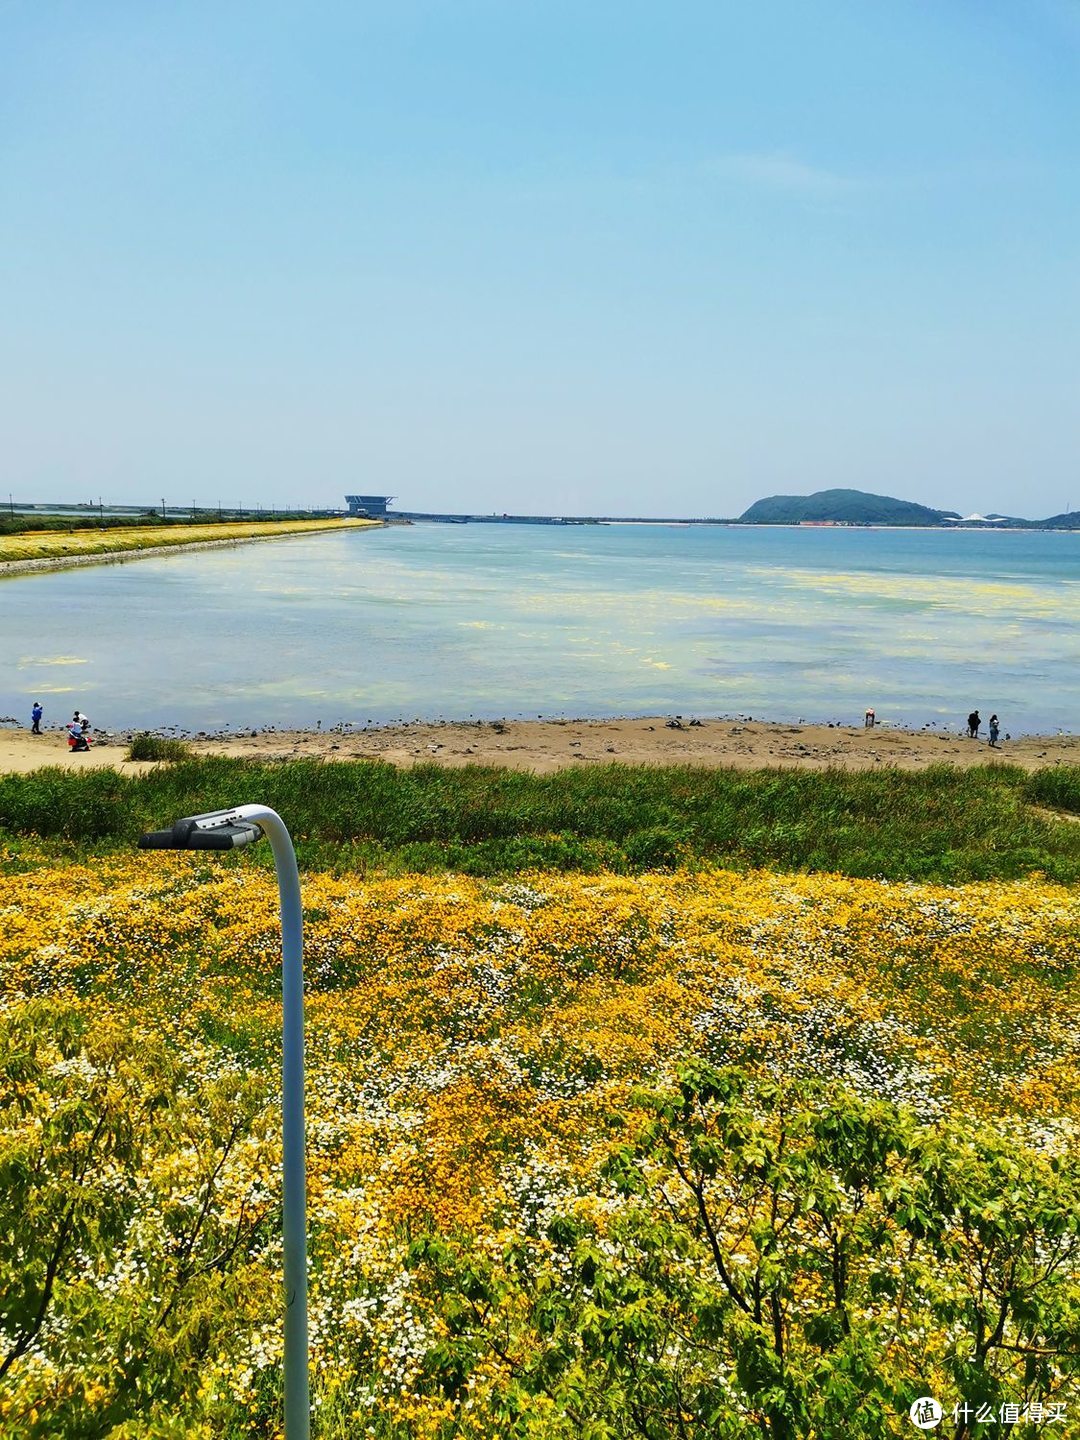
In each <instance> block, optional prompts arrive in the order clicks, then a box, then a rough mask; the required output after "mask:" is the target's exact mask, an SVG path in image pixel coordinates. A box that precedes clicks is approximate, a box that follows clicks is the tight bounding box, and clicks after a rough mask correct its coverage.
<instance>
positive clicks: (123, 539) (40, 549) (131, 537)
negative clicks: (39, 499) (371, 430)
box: [0, 520, 376, 563]
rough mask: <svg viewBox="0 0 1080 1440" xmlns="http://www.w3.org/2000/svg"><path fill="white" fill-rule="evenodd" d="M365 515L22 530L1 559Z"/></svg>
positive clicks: (309, 527) (164, 543)
mask: <svg viewBox="0 0 1080 1440" xmlns="http://www.w3.org/2000/svg"><path fill="white" fill-rule="evenodd" d="M375 523H376V522H375V521H370V520H293V521H289V520H281V521H277V520H275V521H258V520H251V521H242V520H238V521H236V523H235V524H230V523H228V522H223V523H221V524H217V525H199V524H192V525H175V526H170V527H165V526H155V525H146V526H140V525H134V526H124V527H122V528H121V527H118V528H116V529H98V528H96V527H94V526H93V525H90V526H87V527H86V528H81V529H71V530H27V531H25V532H23V533H22V534H18V535H5V536H3V537H0V563H2V562H6V561H9V560H65V559H70V558H72V557H75V556H81V555H113V554H126V553H128V552H130V551H135V550H148V549H157V548H159V547H162V548H169V547H173V546H181V545H201V544H205V543H206V542H207V541H220V540H264V539H273V538H274V537H275V536H277V535H301V534H307V533H308V532H311V531H319V530H340V529H342V528H343V527H345V526H349V527H352V526H355V525H371V524H375Z"/></svg>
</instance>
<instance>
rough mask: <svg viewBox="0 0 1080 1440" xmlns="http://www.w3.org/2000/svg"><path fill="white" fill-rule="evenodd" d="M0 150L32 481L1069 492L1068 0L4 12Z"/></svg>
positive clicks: (346, 3) (919, 493) (724, 511)
mask: <svg viewBox="0 0 1080 1440" xmlns="http://www.w3.org/2000/svg"><path fill="white" fill-rule="evenodd" d="M0 180H2V196H3V217H2V222H0V274H2V276H3V296H4V299H3V313H2V318H0V335H2V342H0V436H2V442H0V443H2V450H0V453H2V454H3V460H4V469H5V471H6V475H5V477H4V478H5V479H6V481H7V483H6V484H3V485H2V488H3V491H4V492H8V491H12V492H14V493H15V497H16V499H25V500H31V499H91V498H93V499H95V500H96V499H97V497H98V496H99V495H101V496H103V497H104V498H105V499H106V501H108V500H113V501H124V502H138V501H143V500H147V501H156V500H157V499H159V498H160V497H161V496H165V497H166V498H167V499H168V500H169V501H170V503H176V504H186V503H190V501H192V500H195V501H197V502H199V503H210V504H212V503H217V502H218V501H219V500H220V501H221V502H222V503H225V504H235V503H243V504H255V503H258V502H259V501H262V502H264V503H279V504H301V503H311V504H327V505H333V504H340V503H342V497H343V496H344V494H345V493H346V492H347V491H355V490H360V491H375V492H387V493H390V494H394V495H397V496H398V497H399V504H400V505H401V506H402V507H404V508H411V509H427V508H432V509H442V508H448V509H456V508H467V509H477V510H494V509H497V510H507V509H521V510H531V511H534V512H539V513H556V514H575V513H577V514H587V513H614V514H635V513H639V514H640V513H658V514H689V515H696V514H702V515H732V514H738V513H739V512H740V511H742V510H743V509H744V508H745V507H746V506H747V505H748V504H750V502H751V501H753V500H754V499H756V498H758V497H759V496H761V495H766V494H771V493H775V492H784V493H803V492H806V491H810V490H815V489H820V488H823V487H826V486H831V485H843V486H855V487H858V488H863V489H868V490H873V491H879V492H884V493H889V494H895V495H900V496H902V497H904V498H908V499H913V500H919V501H922V502H924V503H929V504H940V505H942V506H946V507H949V508H956V509H959V510H962V511H964V512H965V513H966V512H967V511H968V510H969V509H979V510H983V511H985V510H999V511H1002V512H1005V513H1012V514H1021V515H1028V516H1033V517H1038V516H1044V515H1048V514H1053V513H1055V512H1058V511H1060V510H1062V509H1064V508H1065V506H1066V504H1069V503H1071V504H1072V506H1073V508H1080V0H1023V3H1016V0H877V3H868V0H849V3H840V0H815V3H807V0H702V3H688V0H663V3H660V0H650V3H642V0H610V3H609V0H573V3H569V0H565V3H564V0H392V3H385V0H383V3H379V4H368V3H364V0H303V3H300V0H290V3H280V0H257V3H251V0H212V3H205V0H183V3H180V4H176V5H159V4H153V5H151V4H146V3H139V0H126V3H120V0H95V3H93V4H86V3H85V0H67V3H65V0H56V3H50V4H42V3H41V0H0ZM4 498H6V493H5V496H4Z"/></svg>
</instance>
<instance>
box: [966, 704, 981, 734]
mask: <svg viewBox="0 0 1080 1440" xmlns="http://www.w3.org/2000/svg"><path fill="white" fill-rule="evenodd" d="M981 724H982V721H981V720H980V719H979V712H978V711H977V710H972V712H971V714H970V715H969V716H968V734H969V735H970V736H971V738H972V740H977V739H978V738H979V726H980V725H981Z"/></svg>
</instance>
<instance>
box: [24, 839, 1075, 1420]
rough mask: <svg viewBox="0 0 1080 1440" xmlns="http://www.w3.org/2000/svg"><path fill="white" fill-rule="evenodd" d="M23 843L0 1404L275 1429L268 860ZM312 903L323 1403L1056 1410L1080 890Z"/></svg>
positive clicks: (457, 1413) (758, 1413) (391, 1408)
mask: <svg viewBox="0 0 1080 1440" xmlns="http://www.w3.org/2000/svg"><path fill="white" fill-rule="evenodd" d="M23 861H25V855H24V857H23ZM12 872H13V873H8V874H7V875H6V876H5V877H4V878H3V880H2V882H0V884H2V888H0V915H2V917H3V923H2V928H0V937H2V938H0V985H2V995H3V1002H2V1008H0V1067H2V1073H3V1090H2V1092H0V1167H2V1175H3V1185H2V1187H0V1211H2V1226H0V1231H2V1233H3V1235H4V1237H5V1244H4V1246H3V1249H2V1251H0V1342H2V1349H0V1429H2V1433H4V1434H8V1435H12V1436H15V1435H18V1436H28V1437H30V1436H64V1437H76V1436H102V1437H114V1440H119V1437H136V1436H137V1437H150V1436H163V1437H164V1436H174V1435H176V1436H179V1435H184V1436H204V1437H217V1436H226V1437H240V1436H249V1435H252V1436H274V1435H277V1434H279V1433H280V1432H279V1419H278V1416H279V1412H280V1391H281V1372H280V1360H281V1344H282V1337H281V1321H280V1306H281V1301H280V1278H279V1277H280V1264H281V1253H280V1240H279V1230H280V1198H279V1190H280V1170H279V1167H280V1135H279V1124H280V1108H279V1099H280V1096H279V1090H278V1086H279V1070H280V1000H279V994H280V948H279V932H278V921H277V898H276V891H275V888H274V885H273V881H272V877H271V876H270V875H269V874H268V873H267V872H266V871H265V870H263V869H260V868H258V867H257V866H255V865H252V864H250V863H246V862H245V863H240V864H225V865H223V864H219V863H214V862H213V861H208V860H206V859H205V858H199V857H191V856H161V855H159V856H155V857H153V862H152V863H150V862H149V861H148V859H147V858H146V857H140V858H138V859H136V858H131V857H126V856H117V855H106V856H101V857H98V858H96V859H92V860H90V861H88V862H86V863H73V864H58V863H55V861H53V860H50V859H49V858H48V857H43V858H40V859H39V860H38V861H37V862H36V863H29V862H26V863H22V862H21V863H20V864H19V865H17V866H14V867H12ZM304 899H305V907H306V908H305V920H306V974H307V1047H308V1054H307V1063H308V1076H307V1105H308V1147H309V1155H308V1166H309V1197H310V1198H309V1204H310V1216H309V1225H310V1248H311V1315H312V1378H313V1401H314V1407H315V1409H314V1430H315V1433H316V1434H317V1435H318V1436H322V1437H331V1436H332V1437H351V1436H369V1435H370V1436H376V1437H405V1436H419V1437H432V1440H436V1437H439V1440H442V1437H452V1436H453V1437H457V1436H462V1437H466V1436H477V1437H480V1436H488V1435H505V1436H535V1437H563V1436H566V1437H570V1436H584V1437H595V1440H600V1437H616V1436H618V1437H622V1436H644V1437H666V1436H693V1437H700V1440H704V1437H706V1436H720V1437H737V1440H743V1437H751V1436H823V1437H833V1436H836V1437H839V1436H842V1435H843V1436H848V1435H850V1436H857V1437H863V1436H866V1437H869V1436H879V1435H893V1434H897V1435H899V1434H905V1433H910V1425H909V1421H908V1419H907V1409H908V1406H909V1405H910V1404H911V1402H912V1401H913V1400H914V1399H915V1398H916V1397H917V1396H919V1395H927V1394H929V1395H939V1396H940V1397H941V1398H942V1400H943V1402H945V1401H947V1402H948V1404H949V1406H950V1407H951V1406H952V1404H953V1403H954V1402H955V1401H961V1400H964V1401H968V1400H970V1401H972V1402H975V1401H978V1402H979V1403H981V1404H984V1405H994V1406H997V1405H998V1404H999V1403H1002V1402H1009V1403H1013V1402H1015V1403H1017V1404H1018V1405H1020V1406H1025V1405H1027V1406H1029V1407H1030V1406H1038V1407H1042V1408H1041V1409H1037V1410H1030V1409H1029V1411H1028V1412H1027V1413H1029V1414H1034V1415H1036V1416H1045V1415H1047V1414H1049V1415H1052V1416H1054V1417H1058V1412H1059V1410H1060V1412H1061V1415H1062V1416H1068V1414H1069V1408H1068V1407H1069V1406H1070V1405H1071V1406H1072V1418H1073V1422H1074V1423H1075V1422H1076V1416H1077V1413H1078V1412H1077V1410H1076V1405H1077V1400H1076V1394H1075V1365H1076V1351H1077V1349H1078V1348H1080V1345H1078V1339H1080V1291H1078V1288H1077V1268H1076V1256H1077V1248H1078V1245H1080V1203H1078V1202H1080V1180H1078V1166H1077V1161H1076V1153H1077V1151H1076V1141H1077V1121H1078V1117H1080V1093H1078V1087H1080V1067H1078V1064H1077V1060H1078V1055H1077V1049H1078V1043H1080V1042H1078V1034H1080V1032H1078V1029H1077V998H1076V992H1075V987H1074V985H1073V983H1072V982H1073V975H1074V970H1075V963H1076V957H1077V941H1078V936H1080V901H1078V899H1077V895H1076V892H1075V889H1074V888H1070V887H1066V886H1062V885H1059V884H1054V883H1050V882H1048V881H1046V880H1043V879H1039V878H1032V879H1028V880H1011V881H1007V882H1000V881H999V882H987V883H978V884H969V885H965V886H957V887H951V888H950V887H945V886H941V885H933V884H924V883H902V882H897V881H892V882H885V881H877V880H871V879H858V878H845V877H842V876H839V875H835V874H817V875H792V874H780V873H773V872H770V871H760V870H755V871H748V872H744V873H735V872H732V871H729V870H720V869H710V868H704V869H701V868H699V869H696V870H694V871H693V872H690V871H687V870H674V871H668V872H665V873H644V874H637V875H621V876H619V875H614V874H603V873H601V874H591V875H572V874H562V873H559V874H554V873H544V872H530V873H525V874H520V875H516V876H513V877H510V878H508V877H506V876H498V877H494V878H486V879H485V878H469V877H465V876H462V875H459V874H458V875H455V874H406V875H400V876H396V877H393V878H385V877H384V878H371V877H369V878H367V879H365V880H363V881H361V880H360V879H359V878H357V877H355V876H349V875H330V874H326V873H319V872H312V873H308V874H307V875H306V876H305V879H304ZM1049 1407H1057V1408H1054V1409H1051V1408H1049ZM975 1413H976V1412H975V1411H974V1410H973V1411H972V1414H975ZM995 1413H996V1412H995ZM1018 1413H1019V1412H1018ZM964 1423H965V1422H963V1421H961V1428H960V1429H956V1428H955V1427H953V1430H952V1431H950V1433H956V1434H958V1435H964V1434H976V1433H982V1432H979V1431H978V1430H977V1428H976V1429H971V1428H969V1429H967V1430H965V1429H963V1424H964ZM1066 1429H1067V1426H1066V1425H1065V1424H1060V1425H1058V1426H1057V1430H1056V1433H1058V1434H1064V1433H1065V1432H1066ZM1028 1431H1030V1433H1036V1431H1038V1433H1041V1422H1040V1424H1035V1423H1034V1422H1033V1423H1032V1424H1031V1425H1029V1426H1028ZM986 1433H991V1432H989V1431H987V1432H986ZM992 1433H997V1431H994V1432H992ZM1015 1433H1017V1434H1019V1433H1027V1431H1025V1430H1024V1427H1023V1425H1019V1426H1018V1427H1017V1428H1016V1432H1015ZM1048 1433H1049V1431H1048ZM1073 1433H1075V1432H1073Z"/></svg>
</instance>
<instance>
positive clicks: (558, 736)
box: [0, 716, 1080, 774]
mask: <svg viewBox="0 0 1080 1440" xmlns="http://www.w3.org/2000/svg"><path fill="white" fill-rule="evenodd" d="M130 733H132V732H130V731H127V730H122V731H114V732H111V733H110V734H108V735H106V733H105V732H102V738H101V740H100V741H99V743H98V744H97V745H96V746H95V748H94V749H93V750H91V751H90V752H89V753H88V754H87V753H84V754H78V755H76V754H72V753H70V752H68V750H67V744H66V735H65V732H64V730H63V729H62V728H59V729H47V730H46V731H45V732H44V733H43V734H42V735H41V736H33V735H31V734H30V733H29V727H28V726H27V727H26V728H18V729H17V728H14V727H13V726H10V725H9V726H5V727H4V728H2V729H0V773H11V772H24V773H25V772H27V771H30V770H35V769H39V768H41V767H44V766H48V765H59V766H61V767H63V768H82V769H86V768H99V767H111V768H114V769H118V770H121V771H123V772H124V773H128V774H138V773H140V772H142V771H144V770H147V769H152V768H153V767H154V765H155V763H158V762H152V761H134V762H133V761H127V760H125V759H124V758H123V757H124V754H125V752H126V750H127V744H128V736H129V735H130ZM168 733H174V732H171V731H170V732H168ZM183 738H184V740H185V743H186V744H188V745H189V746H190V748H191V749H192V751H193V752H194V753H195V754H196V755H198V756H204V755H228V756H235V757H239V758H246V759H251V760H299V759H321V760H328V761H335V760H357V759H376V760H383V761H386V762H387V763H389V764H392V765H397V766H401V767H405V768H407V767H410V766H413V765H421V764H430V763H434V764H437V765H444V766H448V767H459V766H464V765H492V766H498V767H501V768H503V769H508V770H528V771H532V772H533V773H536V774H550V773H552V772H554V771H557V770H562V769H567V768H572V767H582V766H585V767H587V766H591V765H596V764H613V763H618V764H624V765H690V766H706V767H710V768H714V767H720V766H726V767H730V768H733V769H740V770H757V769H767V768H773V767H783V768H792V769H800V770H826V769H833V768H839V769H843V770H854V771H860V770H873V769H900V770H924V769H926V768H928V767H929V766H931V765H941V764H946V765H955V766H959V767H961V768H968V767H970V766H973V765H988V764H1000V765H1006V764H1008V765H1019V766H1021V767H1022V768H1024V769H1026V770H1038V769H1042V768H1045V767H1049V766H1053V765H1062V764H1065V765H1078V764H1080V735H1054V736H1049V735H1023V736H1018V737H1017V738H1016V739H1013V740H1008V741H1005V740H1002V741H1001V742H1000V743H999V744H998V745H997V746H996V747H994V748H991V746H990V745H989V744H988V743H987V741H986V740H985V739H979V740H971V739H968V738H967V736H966V735H962V734H960V733H958V731H957V730H955V729H953V730H947V729H945V728H944V727H932V726H927V727H924V728H923V729H921V730H904V729H899V728H892V727H890V726H887V725H883V724H879V725H877V726H875V727H874V728H873V729H870V730H868V729H864V728H863V727H862V726H848V725H838V724H835V723H834V724H824V725H817V724H813V725H808V724H801V725H800V724H785V723H784V722H781V721H763V720H752V719H733V718H730V717H728V718H722V719H716V718H712V719H710V718H705V717H703V718H702V719H701V721H700V722H699V723H695V724H690V723H689V721H687V720H684V721H683V722H682V725H681V727H680V728H669V725H668V718H667V717H664V716H652V717H636V718H632V719H627V718H611V719H601V720H561V719H559V720H507V721H501V720H495V721H487V720H476V721H460V720H459V721H420V722H414V723H411V724H396V725H384V726H370V727H364V728H359V727H356V728H354V727H348V726H338V727H335V728H332V729H327V730H322V729H316V730H278V729H275V728H274V727H272V726H271V727H267V728H265V729H263V730H254V731H252V730H248V731H245V732H243V733H242V734H241V733H220V734H215V735H206V736H204V737H189V736H186V735H185V736H183Z"/></svg>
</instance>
